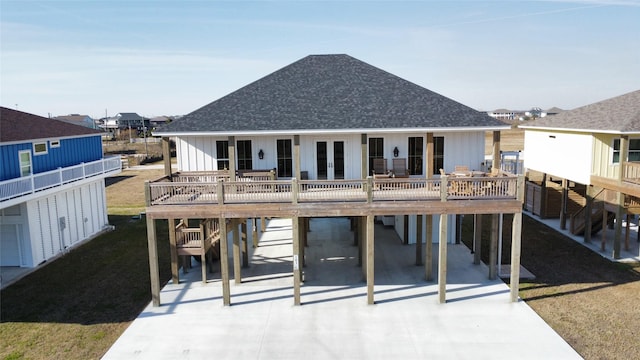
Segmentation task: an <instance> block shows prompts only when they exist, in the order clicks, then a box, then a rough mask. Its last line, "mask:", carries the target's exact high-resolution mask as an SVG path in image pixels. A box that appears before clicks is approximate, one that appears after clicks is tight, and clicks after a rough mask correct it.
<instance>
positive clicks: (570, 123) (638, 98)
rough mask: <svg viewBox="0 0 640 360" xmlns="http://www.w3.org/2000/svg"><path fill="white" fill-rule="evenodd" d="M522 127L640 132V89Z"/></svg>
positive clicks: (562, 112) (540, 119)
mask: <svg viewBox="0 0 640 360" xmlns="http://www.w3.org/2000/svg"><path fill="white" fill-rule="evenodd" d="M521 127H523V128H545V129H549V128H553V129H567V130H577V131H587V132H592V131H593V132H613V133H640V90H636V91H633V92H630V93H627V94H624V95H620V96H617V97H614V98H611V99H607V100H603V101H599V102H596V103H593V104H589V105H585V106H582V107H579V108H576V109H573V110H567V111H561V112H560V113H558V114H557V115H554V116H547V117H544V118H539V119H537V120H535V121H532V122H531V123H528V124H526V125H522V126H521Z"/></svg>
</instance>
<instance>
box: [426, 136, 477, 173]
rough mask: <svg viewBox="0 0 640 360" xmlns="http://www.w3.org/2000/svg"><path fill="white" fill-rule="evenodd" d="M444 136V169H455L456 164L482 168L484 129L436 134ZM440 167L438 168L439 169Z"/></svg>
mask: <svg viewBox="0 0 640 360" xmlns="http://www.w3.org/2000/svg"><path fill="white" fill-rule="evenodd" d="M434 136H444V170H445V171H446V172H450V171H453V169H454V168H455V166H456V165H467V166H469V169H470V170H480V169H482V166H481V163H483V162H484V161H485V160H484V145H485V144H484V139H485V134H484V132H482V131H476V132H455V133H444V134H434ZM437 170H438V169H436V171H437Z"/></svg>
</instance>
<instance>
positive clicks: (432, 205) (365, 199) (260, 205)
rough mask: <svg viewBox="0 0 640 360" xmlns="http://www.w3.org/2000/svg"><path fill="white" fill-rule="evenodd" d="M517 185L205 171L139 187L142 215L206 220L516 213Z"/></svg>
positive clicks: (517, 180)
mask: <svg viewBox="0 0 640 360" xmlns="http://www.w3.org/2000/svg"><path fill="white" fill-rule="evenodd" d="M185 179H188V181H184V180H185ZM171 180H180V181H171ZM198 180H202V181H198ZM522 184H523V178H522V176H520V177H519V176H516V175H512V174H502V175H500V176H497V177H496V176H441V177H440V178H438V179H422V178H384V179H375V180H374V179H373V178H372V177H369V178H367V179H357V180H332V181H331V180H297V179H292V180H270V179H265V178H255V177H251V178H245V177H241V178H238V179H237V180H236V181H229V178H228V177H224V176H220V177H216V176H214V175H212V174H204V173H200V174H198V176H194V175H185V174H183V176H182V177H180V178H178V177H172V178H171V179H170V178H168V177H163V178H160V179H158V180H156V181H152V182H149V183H147V185H146V191H147V213H148V214H152V216H154V217H156V218H170V217H176V218H177V217H178V216H177V213H184V212H188V213H189V214H192V213H194V212H202V213H203V215H204V214H206V215H207V216H206V217H211V216H212V215H213V214H216V213H217V214H227V215H231V213H233V214H234V216H249V217H254V216H257V215H260V216H286V215H287V214H294V213H295V214H297V215H299V216H310V215H304V214H307V213H309V214H311V215H314V216H319V215H317V214H325V215H324V216H365V215H367V214H371V213H375V214H376V215H383V214H429V213H431V214H437V213H440V214H442V213H497V212H519V211H521V207H522V202H521V201H520V200H518V199H519V198H521V197H519V192H521V191H523V187H522ZM240 213H242V214H240ZM249 214H251V215H249ZM331 214H335V215H331ZM191 217H192V216H191Z"/></svg>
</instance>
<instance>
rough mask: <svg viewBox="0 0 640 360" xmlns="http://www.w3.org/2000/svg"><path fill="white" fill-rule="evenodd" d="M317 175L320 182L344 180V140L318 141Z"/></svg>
mask: <svg viewBox="0 0 640 360" xmlns="http://www.w3.org/2000/svg"><path fill="white" fill-rule="evenodd" d="M315 150H316V175H317V179H318V180H336V179H344V170H345V169H344V167H345V151H344V141H343V140H317V141H316V149H315Z"/></svg>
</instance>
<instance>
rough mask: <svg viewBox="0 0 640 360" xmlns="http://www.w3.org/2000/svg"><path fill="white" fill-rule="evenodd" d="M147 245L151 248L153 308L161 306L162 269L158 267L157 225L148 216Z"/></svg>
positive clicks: (150, 265) (150, 266)
mask: <svg viewBox="0 0 640 360" xmlns="http://www.w3.org/2000/svg"><path fill="white" fill-rule="evenodd" d="M147 245H148V247H149V275H150V280H151V300H152V302H153V306H160V269H159V266H158V239H157V237H156V223H155V220H154V219H151V218H149V217H148V216H147Z"/></svg>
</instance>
